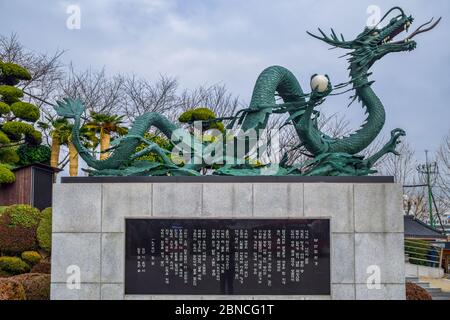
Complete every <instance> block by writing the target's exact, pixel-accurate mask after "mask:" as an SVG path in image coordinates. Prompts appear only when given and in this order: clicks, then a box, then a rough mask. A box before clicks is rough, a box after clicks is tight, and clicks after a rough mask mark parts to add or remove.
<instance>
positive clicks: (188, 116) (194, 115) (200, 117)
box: [178, 108, 225, 132]
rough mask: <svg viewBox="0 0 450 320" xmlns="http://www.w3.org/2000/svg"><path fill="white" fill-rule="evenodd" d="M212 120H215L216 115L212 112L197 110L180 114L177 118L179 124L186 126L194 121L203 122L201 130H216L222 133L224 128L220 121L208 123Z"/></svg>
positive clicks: (203, 109)
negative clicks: (185, 124)
mask: <svg viewBox="0 0 450 320" xmlns="http://www.w3.org/2000/svg"><path fill="white" fill-rule="evenodd" d="M214 119H216V115H215V113H214V111H212V110H211V109H208V108H197V109H191V110H188V111H186V112H184V113H182V114H181V115H180V117H179V118H178V121H180V122H181V123H188V124H193V123H194V122H196V121H205V122H204V123H203V126H202V129H203V130H209V129H217V130H219V131H220V132H224V131H225V127H224V125H223V124H222V123H221V122H220V121H218V122H213V121H212V122H209V121H210V120H214Z"/></svg>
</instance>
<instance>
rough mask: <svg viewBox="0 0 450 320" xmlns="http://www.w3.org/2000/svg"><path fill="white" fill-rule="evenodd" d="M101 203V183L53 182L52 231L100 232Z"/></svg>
mask: <svg viewBox="0 0 450 320" xmlns="http://www.w3.org/2000/svg"><path fill="white" fill-rule="evenodd" d="M101 205H102V188H101V184H93V183H90V184H89V183H86V184H82V183H64V184H54V185H53V221H52V223H53V226H52V228H53V232H100V231H101Z"/></svg>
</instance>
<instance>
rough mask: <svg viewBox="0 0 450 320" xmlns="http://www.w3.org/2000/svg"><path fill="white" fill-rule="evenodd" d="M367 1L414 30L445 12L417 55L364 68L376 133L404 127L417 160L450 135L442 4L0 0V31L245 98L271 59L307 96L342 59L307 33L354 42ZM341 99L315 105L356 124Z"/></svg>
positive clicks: (126, 69)
mask: <svg viewBox="0 0 450 320" xmlns="http://www.w3.org/2000/svg"><path fill="white" fill-rule="evenodd" d="M73 5H76V6H78V8H79V9H80V13H81V15H80V19H79V22H80V24H79V28H75V29H74V28H68V27H67V22H68V20H69V22H73V21H75V20H73V19H72V18H73V16H72V13H73V11H70V9H71V8H73V7H71V6H73ZM371 5H375V6H378V7H379V8H380V9H381V13H382V14H383V13H384V12H386V11H387V10H388V9H389V8H391V7H393V6H395V5H399V6H401V7H402V8H403V9H404V10H405V12H406V13H407V14H412V15H413V16H414V17H415V19H416V20H415V24H414V25H413V26H412V30H414V29H415V27H417V26H418V25H420V24H422V23H423V22H426V21H428V19H429V18H431V17H433V16H434V17H439V16H442V17H443V20H442V22H441V24H440V25H439V26H438V28H436V29H435V30H433V31H431V32H429V33H425V34H422V35H419V36H417V37H416V38H415V40H416V41H417V42H418V48H417V49H416V50H415V51H413V52H411V53H397V54H390V55H389V56H387V57H385V58H383V59H382V60H381V61H379V62H377V64H376V65H375V66H374V67H373V69H372V71H373V76H372V80H375V81H376V82H375V84H374V85H373V89H374V91H375V92H376V93H377V94H378V96H379V97H380V99H381V100H382V102H383V103H384V105H385V108H386V111H387V120H386V125H385V128H384V131H383V134H384V135H386V136H387V135H388V134H389V132H390V130H391V129H394V128H397V127H399V128H403V129H405V130H406V132H407V139H408V141H409V142H410V143H411V145H412V146H413V148H414V149H415V151H416V152H417V153H418V154H419V157H420V154H421V153H423V151H424V150H425V149H429V150H430V151H435V150H436V149H437V148H438V145H439V143H440V142H441V140H442V139H443V137H444V135H445V134H447V133H449V131H450V106H449V103H448V101H450V43H449V41H450V37H449V31H450V28H449V26H450V1H448V0H433V1H425V0H397V1H390V0H383V1H381V0H379V1H376V0H370V1H366V0H334V1H324V0H280V1H273V0H245V1H243V0H205V1H200V0H180V1H176V0H89V1H87V0H80V1H58V0H40V1H32V0H15V1H6V0H1V1H0V16H1V18H0V33H1V34H2V35H8V34H10V33H16V34H17V35H18V37H19V39H20V41H21V42H22V43H23V44H24V45H25V46H26V47H27V49H29V50H32V51H35V52H39V53H49V54H51V53H53V52H55V51H56V50H57V49H64V50H67V51H66V53H65V54H64V56H63V61H64V63H67V64H69V63H70V62H72V63H73V64H74V65H75V67H76V68H77V69H80V70H83V69H86V68H92V69H101V68H103V67H104V68H105V69H106V71H107V72H108V73H110V74H114V73H116V72H121V73H129V74H132V73H134V74H136V75H138V76H141V77H144V78H147V79H149V80H152V79H156V78H157V77H158V76H159V75H160V74H164V75H168V76H172V77H176V78H177V79H178V81H179V83H180V85H181V86H182V87H183V88H191V89H192V88H195V87H196V86H198V85H212V84H225V85H226V86H227V87H228V88H229V90H230V91H231V92H233V93H234V94H235V95H239V97H240V98H241V99H242V100H243V101H244V102H247V103H248V102H249V101H250V97H251V93H252V89H253V86H254V83H255V80H256V78H257V76H258V75H259V73H260V72H261V71H262V70H264V69H265V68H266V67H268V66H271V65H282V66H284V67H287V68H288V69H290V70H291V71H292V72H293V73H294V74H295V75H296V76H297V77H298V79H299V81H300V83H301V85H302V87H303V88H304V91H306V92H309V91H310V88H309V87H310V86H309V79H310V77H311V75H313V74H316V73H318V74H328V75H329V76H330V78H331V81H332V83H334V84H338V83H341V82H345V81H347V80H348V72H347V66H348V65H347V61H346V60H345V59H339V58H338V57H339V56H340V55H342V54H344V53H345V51H340V50H328V47H327V45H326V44H325V43H323V42H321V41H319V40H316V39H314V38H312V37H310V36H308V35H307V34H306V31H307V30H309V31H316V30H317V27H321V28H322V29H324V30H329V28H330V27H333V28H334V29H335V30H336V31H337V32H339V33H343V34H344V36H345V37H346V39H347V38H348V39H353V38H354V37H355V36H356V35H357V34H359V33H360V32H361V31H362V30H363V28H364V27H365V25H366V22H367V20H368V19H369V18H370V16H371V14H372V13H373V12H372V13H368V8H369V6H371ZM68 9H69V13H68V11H67V10H68ZM69 25H70V26H72V27H73V26H74V24H69ZM75 26H76V27H77V25H76V24H75ZM403 37H404V36H403ZM348 97H349V95H347V96H337V97H329V98H328V100H327V102H326V103H325V104H324V106H323V108H324V110H325V109H326V110H327V111H328V112H329V113H335V112H338V113H344V114H345V116H346V118H347V119H348V120H349V121H350V122H351V124H352V127H354V128H355V129H356V128H358V127H359V126H360V124H361V123H362V121H363V120H364V113H363V110H362V109H361V108H360V107H359V106H358V105H357V104H353V105H352V106H351V107H350V108H347V104H348Z"/></svg>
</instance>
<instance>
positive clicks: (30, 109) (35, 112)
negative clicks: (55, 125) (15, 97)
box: [11, 101, 41, 122]
mask: <svg viewBox="0 0 450 320" xmlns="http://www.w3.org/2000/svg"><path fill="white" fill-rule="evenodd" d="M11 111H12V112H13V113H14V115H15V116H16V117H18V118H20V119H22V120H25V121H30V122H36V121H38V119H39V117H40V115H41V114H40V112H39V108H38V107H36V106H35V105H33V104H31V103H28V102H22V101H19V102H15V103H13V104H12V105H11Z"/></svg>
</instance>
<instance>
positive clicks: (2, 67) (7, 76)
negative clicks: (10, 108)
mask: <svg viewBox="0 0 450 320" xmlns="http://www.w3.org/2000/svg"><path fill="white" fill-rule="evenodd" d="M20 80H31V74H30V73H29V72H28V70H27V69H25V68H23V67H21V66H19V65H17V64H15V63H10V62H1V61H0V81H1V82H2V83H5V84H8V85H11V86H14V85H16V84H18V83H19V81H20Z"/></svg>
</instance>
